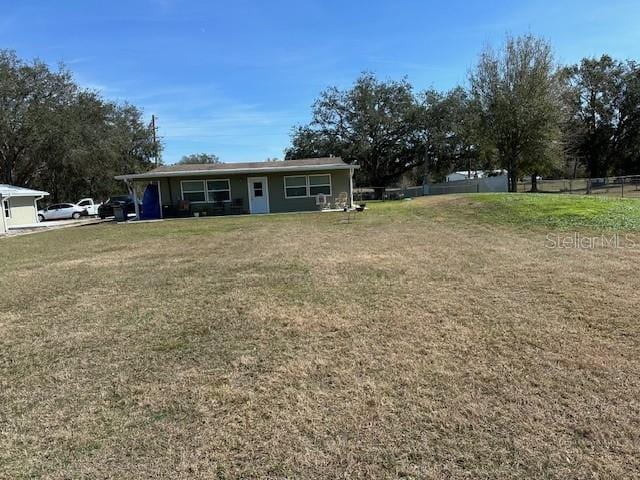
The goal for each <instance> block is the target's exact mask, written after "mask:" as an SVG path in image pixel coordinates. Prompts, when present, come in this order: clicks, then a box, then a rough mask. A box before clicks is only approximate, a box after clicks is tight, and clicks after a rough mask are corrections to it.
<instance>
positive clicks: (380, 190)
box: [373, 187, 386, 200]
mask: <svg viewBox="0 0 640 480" xmlns="http://www.w3.org/2000/svg"><path fill="white" fill-rule="evenodd" d="M385 190H386V188H385V187H373V198H375V199H376V200H382V196H383V195H384V191H385Z"/></svg>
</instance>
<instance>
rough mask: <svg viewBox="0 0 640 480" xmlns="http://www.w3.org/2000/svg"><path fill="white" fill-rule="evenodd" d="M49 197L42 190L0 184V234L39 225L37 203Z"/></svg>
mask: <svg viewBox="0 0 640 480" xmlns="http://www.w3.org/2000/svg"><path fill="white" fill-rule="evenodd" d="M47 195H49V194H48V193H47V192H42V191H40V190H31V189H30V188H23V187H16V186H14V185H6V184H0V207H2V208H0V233H5V232H6V231H7V230H9V229H11V228H19V227H28V226H30V225H34V224H37V223H38V204H37V202H38V200H40V199H41V198H43V197H45V196H47Z"/></svg>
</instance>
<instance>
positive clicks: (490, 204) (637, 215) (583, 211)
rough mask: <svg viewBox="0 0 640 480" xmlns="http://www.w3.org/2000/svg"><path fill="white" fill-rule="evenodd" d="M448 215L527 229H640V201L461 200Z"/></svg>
mask: <svg viewBox="0 0 640 480" xmlns="http://www.w3.org/2000/svg"><path fill="white" fill-rule="evenodd" d="M448 208H449V212H450V213H455V214H456V215H459V216H460V218H465V219H466V220H471V221H481V222H483V223H491V224H501V225H513V226H518V227H525V228H539V227H545V228H552V229H560V230H566V229H586V230H588V229H591V230H597V231H603V230H623V231H637V230H640V200H637V199H615V198H598V197H587V196H579V195H552V194H517V195H514V194H479V195H468V196H464V197H460V201H458V202H452V203H451V204H450V205H449V206H448Z"/></svg>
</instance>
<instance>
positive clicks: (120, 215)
mask: <svg viewBox="0 0 640 480" xmlns="http://www.w3.org/2000/svg"><path fill="white" fill-rule="evenodd" d="M113 216H114V217H115V218H116V222H126V221H127V209H126V207H125V206H124V205H114V207H113Z"/></svg>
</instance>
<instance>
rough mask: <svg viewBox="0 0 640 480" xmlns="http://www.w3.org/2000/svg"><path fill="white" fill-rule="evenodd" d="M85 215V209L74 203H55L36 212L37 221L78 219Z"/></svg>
mask: <svg viewBox="0 0 640 480" xmlns="http://www.w3.org/2000/svg"><path fill="white" fill-rule="evenodd" d="M83 215H87V209H86V208H83V207H81V206H79V205H76V204H74V203H56V204H54V205H49V206H48V207H46V208H43V209H41V210H38V220H39V221H41V222H42V221H44V220H60V219H63V218H74V219H78V218H80V217H82V216H83Z"/></svg>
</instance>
